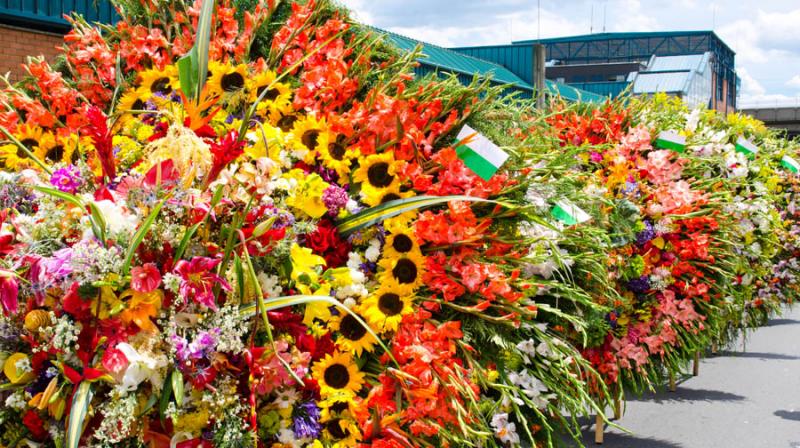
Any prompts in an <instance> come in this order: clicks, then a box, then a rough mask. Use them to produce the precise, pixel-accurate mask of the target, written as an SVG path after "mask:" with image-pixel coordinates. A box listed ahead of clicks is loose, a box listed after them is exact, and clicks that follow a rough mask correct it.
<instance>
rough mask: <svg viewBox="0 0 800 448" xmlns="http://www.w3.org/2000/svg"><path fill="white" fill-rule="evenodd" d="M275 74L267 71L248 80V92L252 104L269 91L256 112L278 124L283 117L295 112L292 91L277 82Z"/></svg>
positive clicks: (287, 86)
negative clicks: (265, 91)
mask: <svg viewBox="0 0 800 448" xmlns="http://www.w3.org/2000/svg"><path fill="white" fill-rule="evenodd" d="M275 78H276V75H275V72H273V71H272V70H267V71H265V72H261V73H259V74H258V75H256V76H255V77H253V78H250V79H248V80H247V92H248V94H249V100H250V102H251V103H255V102H256V101H258V97H259V96H261V94H262V93H264V90H265V89H267V88H269V90H267V93H266V95H264V99H263V100H262V101H261V102H260V103H259V104H258V106H257V107H256V112H257V113H258V114H259V115H261V116H263V117H267V118H269V120H270V122H271V123H276V122H277V121H278V120H280V118H281V117H283V116H285V115H287V114H290V113H292V112H293V111H294V109H293V108H292V89H291V87H289V85H288V84H284V83H282V82H275Z"/></svg>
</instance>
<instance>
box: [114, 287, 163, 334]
mask: <svg viewBox="0 0 800 448" xmlns="http://www.w3.org/2000/svg"><path fill="white" fill-rule="evenodd" d="M126 298H130V301H129V302H128V305H127V307H126V308H125V310H123V311H122V312H121V313H120V314H119V318H120V320H122V322H123V323H124V324H125V325H130V324H131V323H133V324H135V325H136V326H137V327H139V328H141V329H142V330H144V331H147V332H150V333H155V332H157V331H158V329H157V328H156V326H155V324H153V321H152V320H150V319H151V318H153V317H156V315H157V314H158V310H159V309H161V301H162V300H163V299H164V293H163V292H162V291H161V290H158V289H157V290H155V291H151V292H137V291H134V290H132V289H129V290H127V291H125V292H123V293H122V295H120V299H123V300H124V299H126Z"/></svg>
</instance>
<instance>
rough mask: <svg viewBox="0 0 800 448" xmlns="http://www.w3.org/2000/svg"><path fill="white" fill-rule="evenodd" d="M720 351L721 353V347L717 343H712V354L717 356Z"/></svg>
mask: <svg viewBox="0 0 800 448" xmlns="http://www.w3.org/2000/svg"><path fill="white" fill-rule="evenodd" d="M718 351H719V347H718V346H717V343H716V342H712V343H711V353H712V354H714V355H716V354H717V352H718Z"/></svg>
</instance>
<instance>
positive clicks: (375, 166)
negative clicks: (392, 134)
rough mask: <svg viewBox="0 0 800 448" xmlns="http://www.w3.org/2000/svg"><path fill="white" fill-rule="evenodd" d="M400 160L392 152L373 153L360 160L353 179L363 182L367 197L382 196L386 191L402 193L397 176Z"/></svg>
mask: <svg viewBox="0 0 800 448" xmlns="http://www.w3.org/2000/svg"><path fill="white" fill-rule="evenodd" d="M398 165H399V164H398V162H397V161H395V160H394V156H393V155H392V153H390V152H386V153H383V154H372V155H370V156H367V157H364V158H362V159H361V160H360V163H359V167H358V169H357V170H355V172H353V180H354V181H356V182H360V183H361V191H362V194H363V195H364V196H365V197H368V198H369V197H380V196H381V193H383V192H386V191H391V192H394V193H395V194H398V193H400V180H399V179H398V177H397V168H398Z"/></svg>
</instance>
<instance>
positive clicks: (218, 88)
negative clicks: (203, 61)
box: [208, 61, 247, 96]
mask: <svg viewBox="0 0 800 448" xmlns="http://www.w3.org/2000/svg"><path fill="white" fill-rule="evenodd" d="M209 70H210V71H211V76H210V77H209V78H208V90H209V94H211V96H215V95H216V96H222V95H223V94H225V93H233V92H238V91H240V90H242V89H243V88H244V86H245V80H246V79H247V66H246V65H244V64H239V65H235V66H234V65H231V64H230V63H227V64H222V63H219V62H213V61H212V62H211V64H209Z"/></svg>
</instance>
